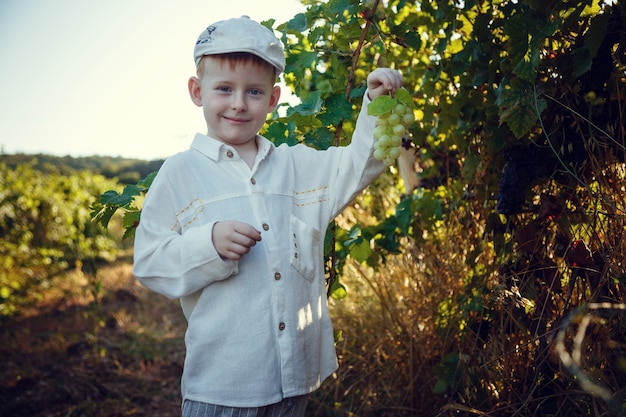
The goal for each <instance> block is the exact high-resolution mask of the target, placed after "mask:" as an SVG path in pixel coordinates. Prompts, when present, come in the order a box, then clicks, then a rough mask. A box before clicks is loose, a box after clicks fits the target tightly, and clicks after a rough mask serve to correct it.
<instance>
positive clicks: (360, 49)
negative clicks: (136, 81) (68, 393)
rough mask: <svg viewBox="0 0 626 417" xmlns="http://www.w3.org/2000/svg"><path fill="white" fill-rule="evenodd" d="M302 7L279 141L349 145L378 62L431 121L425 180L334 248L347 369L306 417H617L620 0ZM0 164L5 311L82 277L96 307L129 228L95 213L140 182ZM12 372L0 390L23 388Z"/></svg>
mask: <svg viewBox="0 0 626 417" xmlns="http://www.w3.org/2000/svg"><path fill="white" fill-rule="evenodd" d="M303 2H304V3H305V4H307V5H308V8H307V11H306V12H305V13H302V14H299V15H297V16H294V18H293V19H291V20H290V21H288V22H265V23H266V24H267V25H269V26H272V27H274V28H275V29H276V30H278V31H279V33H281V34H282V37H283V41H284V43H285V45H286V54H287V68H286V71H285V74H284V79H285V83H286V84H287V85H288V86H289V87H290V88H292V90H293V91H294V93H295V94H296V95H297V96H298V97H299V98H300V99H301V101H300V103H298V104H296V105H294V106H287V105H286V106H285V108H281V109H278V110H277V112H276V113H275V114H274V115H273V117H272V120H270V121H269V123H268V125H267V128H266V130H265V132H264V134H265V135H266V136H268V137H270V138H271V139H272V140H273V141H275V142H276V143H277V144H280V143H288V144H294V143H296V142H305V143H307V144H308V145H310V146H313V147H317V148H322V149H323V148H327V147H329V146H342V145H345V144H346V143H348V142H349V138H350V134H351V131H352V128H353V121H354V114H355V112H356V111H358V110H359V106H360V104H361V96H362V94H363V93H364V85H365V78H366V75H367V74H368V73H369V72H370V71H371V70H373V69H374V68H375V67H377V66H391V67H394V68H397V69H399V70H400V71H402V73H403V74H404V77H405V86H406V87H407V89H409V91H410V92H411V93H412V94H413V96H414V99H415V104H416V106H417V108H418V109H419V110H418V111H417V112H416V116H417V122H416V123H415V124H414V125H413V126H412V127H411V135H412V144H413V146H412V147H411V151H412V152H414V155H415V162H414V165H413V167H412V170H411V171H413V172H415V173H417V175H418V177H419V185H418V186H417V187H414V188H412V187H408V186H407V184H409V179H408V177H407V176H406V172H401V170H400V169H399V168H398V167H395V166H394V167H391V168H390V169H389V170H388V171H387V172H386V173H384V174H383V175H382V176H381V177H380V178H379V179H378V180H377V181H376V182H375V183H374V184H373V185H372V186H371V187H370V188H369V189H368V190H367V191H366V192H364V193H363V194H362V195H361V196H359V198H358V199H357V201H355V203H354V205H352V206H351V207H350V208H349V209H348V210H346V212H345V213H344V214H343V215H342V216H340V217H339V218H338V219H337V221H336V224H335V225H334V227H333V228H332V234H329V236H327V243H328V245H327V260H328V263H327V266H328V279H329V292H330V293H332V297H331V300H330V301H331V308H332V313H333V316H334V318H335V326H336V330H337V333H338V334H337V349H338V353H339V354H340V361H341V367H340V369H339V371H338V372H337V374H336V375H335V376H334V377H333V378H332V379H331V380H329V381H327V382H326V383H325V385H324V387H323V389H321V390H320V391H318V392H317V393H316V394H315V395H314V397H313V399H312V403H311V406H310V407H309V411H308V412H309V414H310V415H311V416H333V415H336V416H346V415H358V416H414V415H430V416H435V415H440V416H448V415H450V416H452V415H457V416H458V415H466V416H473V415H482V416H486V415H488V416H511V415H516V416H549V415H550V416H553V415H563V414H565V413H567V414H568V415H572V416H588V415H594V416H611V415H615V416H617V415H624V404H625V393H626V391H625V390H626V386H625V385H624V381H626V359H625V358H626V356H625V355H624V348H625V346H624V340H626V338H625V337H624V336H625V332H626V328H625V323H624V284H625V283H626V273H625V271H624V264H623V263H624V262H623V260H624V257H625V256H624V255H625V246H624V237H625V236H624V231H625V225H624V198H623V194H624V190H625V187H626V183H625V182H626V181H625V180H626V178H625V175H626V172H625V165H624V163H625V149H626V148H625V145H626V127H625V126H626V123H625V121H624V106H625V105H626V101H625V99H624V93H625V90H624V86H625V83H626V72H625V71H626V11H625V7H624V5H623V3H622V2H619V1H615V2H612V3H610V4H609V3H607V2H603V1H582V0H573V1H565V2H562V1H552V0H543V1H536V0H524V1H505V0H502V1H497V0H493V1H484V0H483V1H479V0H467V1H449V0H439V1H433V2H421V3H418V2H415V1H408V0H389V1H378V0H374V1H371V0H368V1H366V2H363V3H361V2H359V1H356V0H333V1H328V2H320V1H316V0H303ZM156 166H157V167H158V163H157V165H156ZM40 168H41V167H39V168H38V169H40ZM144 168H145V167H144ZM2 169H3V175H2V177H0V179H2V180H3V183H2V188H1V189H0V192H2V194H1V195H2V200H0V231H2V232H3V233H2V239H3V246H2V248H3V250H4V252H2V256H3V258H2V260H3V265H4V269H3V272H2V274H3V275H1V276H0V287H1V293H0V297H2V298H0V305H1V306H2V308H3V310H2V314H3V315H4V316H6V318H5V320H13V321H15V318H14V317H16V315H17V316H19V314H20V313H21V312H22V313H23V311H24V310H23V305H24V302H26V303H32V301H33V299H35V300H37V299H40V300H41V299H44V298H45V297H44V295H45V293H46V288H50V283H51V282H54V281H51V280H50V279H49V278H48V277H51V276H54V275H55V274H59V273H63V272H65V273H67V272H68V271H72V270H74V271H80V272H81V273H85V274H87V276H89V277H91V278H90V279H89V280H87V282H88V284H85V285H87V287H86V288H88V289H89V290H88V293H89V297H86V299H87V300H89V301H88V302H89V303H93V305H96V306H98V305H100V304H101V303H102V299H103V292H105V293H106V291H107V289H106V286H104V287H103V286H102V283H101V281H100V280H99V278H98V275H97V270H98V268H99V263H98V262H101V261H106V260H107V259H109V256H110V255H111V254H114V253H115V250H114V246H115V242H119V241H120V239H121V236H122V233H123V229H124V228H128V227H129V226H132V224H133V222H126V223H123V222H122V220H121V219H120V218H119V216H117V215H116V216H112V217H111V219H112V221H113V223H111V224H109V230H108V231H107V232H104V231H103V230H99V231H98V230H96V229H94V227H95V226H94V224H92V223H89V221H88V219H87V208H88V207H90V206H92V207H94V206H93V204H94V203H95V204H96V208H102V206H98V204H99V203H101V202H102V201H97V200H96V196H98V195H101V194H102V193H103V191H104V190H107V189H109V190H111V189H114V190H117V191H118V192H119V194H118V195H119V196H127V197H128V196H131V197H133V198H134V197H135V196H139V195H140V190H141V189H140V188H139V189H138V188H132V190H131V191H133V192H132V193H128V194H126V193H125V192H124V191H122V186H123V185H124V184H125V183H127V184H128V183H130V184H132V183H134V182H136V180H137V177H136V174H133V175H135V177H134V178H129V179H128V181H119V185H118V182H107V181H113V180H108V179H106V178H104V177H100V176H94V175H88V174H86V173H78V172H74V171H72V172H70V173H65V174H59V175H57V174H45V175H44V174H38V172H40V171H39V170H38V169H37V170H35V168H34V167H33V166H32V165H31V166H30V167H25V168H15V169H7V168H6V166H2ZM19 170H21V171H19ZM132 170H133V171H135V170H134V169H132ZM122 171H123V170H122ZM122 171H121V172H122ZM136 171H138V170H136ZM16 173H17V174H18V175H15V174H16ZM144 177H145V172H143V173H142V175H141V176H140V177H139V178H144ZM68 178H69V179H68ZM120 178H121V175H120V176H119V177H118V178H117V179H118V180H119V179H120ZM127 190H130V188H129V189H127ZM109 197H111V194H109ZM31 200H32V202H30V203H29V201H31ZM68 201H73V202H75V203H76V204H75V205H69V204H67V202H68ZM122 201H123V204H121V205H120V206H121V207H122V208H124V209H129V208H130V211H131V212H132V213H133V215H136V214H137V211H136V206H134V204H135V202H134V200H133V199H132V198H131V199H130V200H122ZM119 202H120V200H118V201H117V203H119ZM127 203H128V205H127ZM70 207H71V209H70ZM65 209H68V210H69V211H68V212H65V211H64V210H65ZM52 212H54V213H57V215H56V217H55V216H52V215H51V214H50V213H52ZM59 213H60V214H59ZM16 222H17V223H18V224H19V228H15V227H14V226H15V224H16ZM111 233H112V234H111ZM35 236H36V238H35ZM118 250H120V251H121V252H123V251H124V248H123V247H119V248H118ZM20 251H21V252H20ZM16 254H17V255H19V256H16ZM20 254H21V255H20ZM46 265H53V266H54V268H53V267H47V266H46ZM85 265H87V266H89V265H91V267H86V266H85ZM90 268H91V269H90ZM7 271H8V272H7ZM33 297H34V298H33ZM89 311H92V310H89ZM98 311H100V312H99V313H98ZM102 311H103V310H96V313H97V314H96V313H93V314H95V316H94V315H93V314H92V316H90V317H92V318H93V317H95V318H96V320H94V321H93V326H94V328H95V329H96V330H97V331H93V332H92V333H93V335H95V336H94V337H95V339H90V340H92V342H91V343H90V344H89V346H90V349H91V350H90V352H93V353H94V355H92V356H90V358H91V359H92V360H104V359H115V362H116V363H117V364H118V365H117V366H118V368H117V369H121V370H126V371H127V372H130V370H131V369H132V366H130V365H128V366H127V365H120V364H122V363H123V362H124V361H123V360H122V359H121V358H123V357H124V356H123V354H128V351H127V350H123V349H112V348H111V346H110V345H107V346H108V349H104V350H103V349H102V346H103V345H102V343H101V341H102V339H100V338H98V337H97V336H98V334H101V333H102V332H104V331H105V330H103V329H107V328H108V327H107V325H106V323H107V318H106V316H102V314H104V313H103V312H102ZM12 317H13V319H12ZM113 319H114V321H115V323H118V324H119V323H120V322H121V321H123V320H122V319H120V317H113ZM7 323H9V321H7ZM7 328H8V326H7ZM148 334H150V335H153V336H151V338H149V339H148V340H149V342H148V343H145V342H144V343H135V346H140V352H143V353H140V354H139V357H144V356H147V357H151V358H154V357H161V358H165V357H167V354H166V353H165V352H157V353H154V352H152V353H150V354H149V355H144V353H145V352H146V351H148V352H150V350H149V347H154V346H155V344H156V345H158V342H159V341H162V340H164V339H163V338H164V336H163V335H158V334H156V333H148ZM107 336H111V335H110V334H107ZM141 337H143V339H141ZM125 338H126V339H125V340H131V341H135V342H137V341H140V340H144V341H145V340H146V339H145V334H144V336H138V333H137V332H131V333H128V332H127V333H126V334H125ZM128 338H130V339H128ZM112 340H117V339H112ZM113 343H116V342H113ZM122 345H123V344H122V342H121V341H120V342H119V345H117V347H119V346H122ZM166 345H167V344H166ZM120 352H122V353H123V354H122V355H121V356H118V355H120ZM97 358H100V359H97ZM174 369H178V368H176V367H174ZM11 378H15V374H11V376H10V377H9V379H8V380H7V381H8V382H3V387H14V386H17V385H16V384H17V382H16V381H17V380H15V379H11ZM78 409H80V408H78ZM129 409H130V408H129ZM103 412H104V413H105V414H102V415H113V414H106V410H105V411H103ZM116 412H117V413H118V414H115V415H125V414H122V413H123V412H122V411H116ZM129 412H130V411H129ZM75 415H80V413H78V414H75Z"/></svg>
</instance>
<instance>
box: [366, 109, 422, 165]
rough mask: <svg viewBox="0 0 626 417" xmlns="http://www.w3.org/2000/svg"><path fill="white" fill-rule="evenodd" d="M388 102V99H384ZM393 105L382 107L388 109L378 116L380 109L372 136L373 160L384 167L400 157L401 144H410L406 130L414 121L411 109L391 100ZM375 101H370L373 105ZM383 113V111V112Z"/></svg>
mask: <svg viewBox="0 0 626 417" xmlns="http://www.w3.org/2000/svg"><path fill="white" fill-rule="evenodd" d="M385 98H386V100H389V97H385ZM393 100H394V101H395V103H393V105H392V106H389V107H384V109H388V108H390V109H389V110H387V111H386V112H385V113H383V114H380V113H381V111H380V108H379V111H378V113H379V114H378V115H377V117H376V127H375V128H374V131H373V132H372V133H373V136H374V139H376V142H374V158H375V159H377V160H379V161H383V163H385V164H386V165H391V164H393V163H394V161H395V160H396V159H398V156H400V146H403V142H405V141H406V142H410V138H409V137H408V128H409V126H410V125H411V124H413V122H414V121H415V115H414V113H413V109H412V108H411V107H410V106H408V105H406V104H405V103H403V102H402V101H400V100H398V99H397V98H396V99H393ZM375 101H376V99H374V100H372V103H374V102H375ZM383 111H384V110H383Z"/></svg>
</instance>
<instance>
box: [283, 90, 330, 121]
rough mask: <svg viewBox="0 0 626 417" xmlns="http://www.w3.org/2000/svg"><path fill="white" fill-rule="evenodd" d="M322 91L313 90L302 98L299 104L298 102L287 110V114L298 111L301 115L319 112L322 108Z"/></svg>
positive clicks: (311, 114)
mask: <svg viewBox="0 0 626 417" xmlns="http://www.w3.org/2000/svg"><path fill="white" fill-rule="evenodd" d="M321 94H322V92H321V91H313V92H312V93H311V94H309V95H308V96H307V97H305V98H304V100H302V103H301V104H298V105H297V106H295V107H292V108H291V109H289V110H287V116H289V115H291V114H293V113H294V112H295V113H298V114H300V115H302V116H313V115H316V114H317V113H319V111H320V109H321V108H322V104H323V101H322V97H321Z"/></svg>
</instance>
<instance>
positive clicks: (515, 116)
mask: <svg viewBox="0 0 626 417" xmlns="http://www.w3.org/2000/svg"><path fill="white" fill-rule="evenodd" d="M497 94H498V98H497V100H496V104H497V105H498V116H500V124H503V123H506V124H507V126H508V127H509V128H510V129H511V131H512V132H513V134H514V135H515V137H517V138H520V137H522V136H524V135H525V134H526V133H528V132H529V131H530V130H531V129H532V128H533V127H534V126H535V124H536V123H537V120H538V114H541V112H543V110H545V109H546V107H547V103H546V101H545V100H543V99H538V98H536V97H535V95H534V94H532V93H530V91H529V90H528V89H525V88H520V87H510V86H508V88H507V87H502V88H500V89H498V92H497Z"/></svg>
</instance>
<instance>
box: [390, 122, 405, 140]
mask: <svg viewBox="0 0 626 417" xmlns="http://www.w3.org/2000/svg"><path fill="white" fill-rule="evenodd" d="M392 130H393V133H394V134H395V135H396V136H400V137H402V135H404V132H406V127H404V125H401V124H397V125H395V126H394V127H393V129H392Z"/></svg>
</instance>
